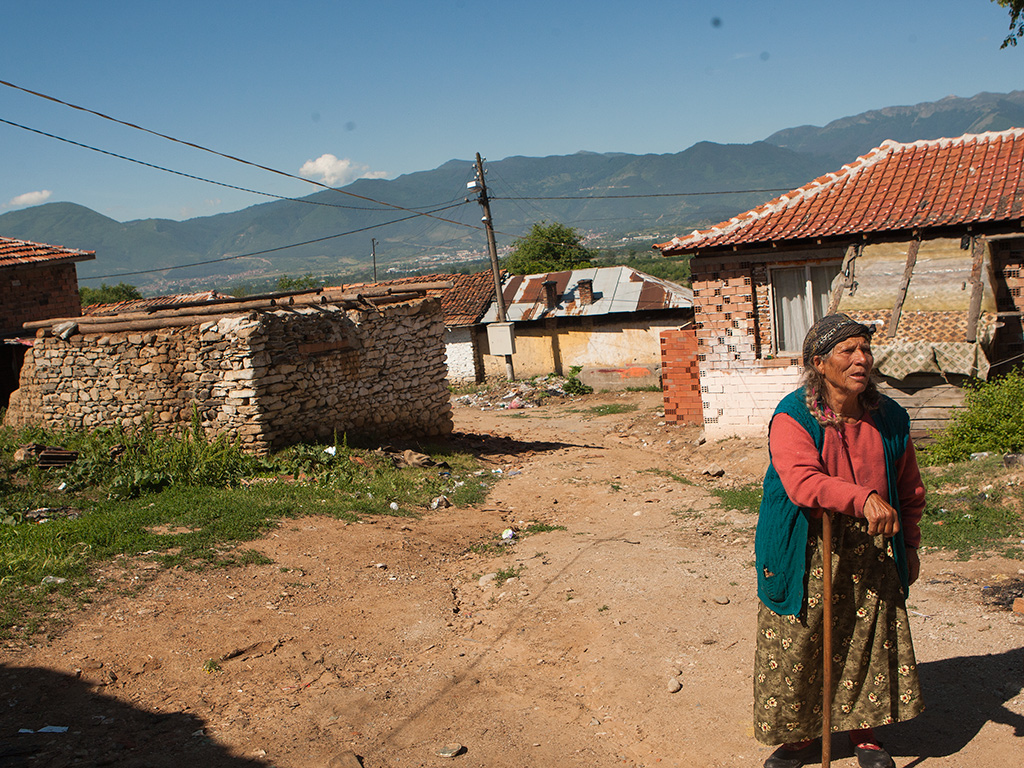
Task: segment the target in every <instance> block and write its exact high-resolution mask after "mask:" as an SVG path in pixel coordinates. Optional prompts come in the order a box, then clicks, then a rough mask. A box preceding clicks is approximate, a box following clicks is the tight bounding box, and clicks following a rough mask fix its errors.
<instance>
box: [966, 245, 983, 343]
mask: <svg viewBox="0 0 1024 768" xmlns="http://www.w3.org/2000/svg"><path fill="white" fill-rule="evenodd" d="M984 256H985V238H984V237H972V238H971V304H970V308H969V309H968V310H967V341H968V342H969V343H971V344H973V343H974V342H975V341H977V340H978V316H979V315H980V314H981V293H982V290H983V287H982V283H981V265H982V260H983V259H984Z"/></svg>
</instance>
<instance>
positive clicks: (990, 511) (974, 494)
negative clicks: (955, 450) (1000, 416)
mask: <svg viewBox="0 0 1024 768" xmlns="http://www.w3.org/2000/svg"><path fill="white" fill-rule="evenodd" d="M998 467H999V463H998V459H995V458H992V459H988V460H987V461H971V462H965V463H962V464H956V465H953V466H951V467H946V468H943V469H936V470H934V471H932V472H925V473H923V474H922V477H923V479H924V481H925V488H926V490H927V493H926V496H925V499H926V506H925V510H924V516H923V518H922V520H921V543H922V545H923V546H928V547H937V548H941V549H949V550H953V551H955V552H956V553H957V556H958V557H959V558H961V559H967V558H968V557H970V556H971V555H972V554H973V553H975V552H979V551H982V550H990V549H991V550H995V551H998V552H1000V553H1001V554H1003V555H1004V556H1006V557H1016V558H1019V557H1020V556H1021V550H1020V546H1019V545H1020V541H1021V539H1022V538H1024V517H1022V515H1021V509H1022V508H1024V489H1022V488H1021V487H1020V486H1019V485H1007V484H999V483H994V482H992V480H993V479H994V477H997V473H998Z"/></svg>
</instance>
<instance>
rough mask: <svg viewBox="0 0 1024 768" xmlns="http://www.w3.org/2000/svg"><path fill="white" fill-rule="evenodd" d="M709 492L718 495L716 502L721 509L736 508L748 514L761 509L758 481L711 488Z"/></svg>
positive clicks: (755, 512) (760, 489)
mask: <svg viewBox="0 0 1024 768" xmlns="http://www.w3.org/2000/svg"><path fill="white" fill-rule="evenodd" d="M711 493H712V494H713V495H715V496H717V497H718V503H719V505H720V506H721V507H722V508H723V509H738V510H739V511H740V512H744V513H746V514H748V515H756V514H757V513H758V511H759V510H760V509H761V493H762V488H761V484H760V483H751V484H750V485H743V486H740V487H739V488H712V489H711Z"/></svg>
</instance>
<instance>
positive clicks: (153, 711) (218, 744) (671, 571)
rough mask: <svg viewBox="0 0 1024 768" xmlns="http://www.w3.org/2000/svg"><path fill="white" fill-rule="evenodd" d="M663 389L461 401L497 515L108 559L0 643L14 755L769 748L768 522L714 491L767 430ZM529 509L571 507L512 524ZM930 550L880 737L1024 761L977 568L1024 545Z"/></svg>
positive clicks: (1006, 656)
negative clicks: (763, 713)
mask: <svg viewBox="0 0 1024 768" xmlns="http://www.w3.org/2000/svg"><path fill="white" fill-rule="evenodd" d="M624 403H625V404H635V405H637V406H638V410H636V411H633V412H630V413H624V414H617V415H605V416H599V415H595V413H594V412H592V411H590V410H589V409H590V408H592V407H593V406H596V405H600V404H624ZM659 408H660V395H659V394H658V393H629V394H625V395H614V394H604V395H593V396H589V397H586V398H581V399H577V400H574V401H569V402H562V403H560V404H554V405H545V406H542V407H538V408H526V409H521V410H498V409H493V410H482V409H481V408H480V406H479V405H478V404H477V405H469V404H463V403H458V404H457V405H456V409H455V421H456V429H457V431H459V432H461V433H465V435H469V436H465V435H464V436H463V437H462V438H461V440H462V445H464V446H467V447H473V448H474V449H475V450H477V451H480V452H482V453H483V455H484V457H485V459H486V461H487V467H488V469H489V470H491V471H493V472H495V473H497V472H498V471H499V470H500V472H501V475H500V479H499V481H498V484H497V485H496V487H495V488H494V490H493V491H492V493H491V494H490V496H489V498H488V500H487V502H486V503H485V504H484V505H482V506H481V507H480V508H471V509H439V510H436V511H430V510H424V512H423V514H422V517H421V518H419V519H405V518H402V519H399V518H385V519H380V518H378V519H368V520H365V521H363V522H362V523H357V524H346V523H343V522H340V521H336V520H333V519H325V518H312V517H307V518H300V519H298V520H295V521H287V522H285V523H284V524H283V525H282V527H280V528H279V529H278V530H276V531H274V532H273V533H271V534H270V535H268V536H267V537H266V538H265V539H263V540H261V541H258V542H256V543H255V546H256V548H258V549H259V550H261V551H262V552H264V553H266V554H267V555H268V556H269V557H271V558H272V559H273V564H272V565H260V566H246V567H244V568H237V569H221V570H214V571H207V572H205V573H202V574H195V573H191V572H187V571H183V570H172V571H161V570H145V565H144V564H137V565H134V566H133V565H131V564H128V563H122V564H121V565H119V566H116V567H111V568H110V569H109V570H108V572H107V573H105V574H104V575H105V577H106V578H109V579H112V580H114V581H115V582H120V583H121V586H122V587H129V588H128V589H124V588H121V589H110V590H108V591H107V592H105V593H104V594H105V596H104V597H103V598H101V599H100V600H98V601H96V602H95V603H93V604H92V605H90V606H88V607H87V608H86V609H85V610H83V611H82V612H80V613H77V614H75V615H74V616H73V617H72V622H71V624H70V625H69V626H67V627H66V628H65V629H64V630H63V631H62V632H61V633H60V634H59V635H58V636H57V637H55V638H54V639H52V640H50V641H47V642H45V643H41V644H39V645H36V646H32V647H27V648H26V647H14V646H11V647H8V648H5V649H3V650H2V651H0V691H2V695H3V698H4V701H5V703H6V706H3V707H2V710H0V768H9V767H12V766H48V767H57V766H66V765H81V766H93V765H95V766H101V765H113V766H137V767H139V768H142V767H144V766H175V767H179V766H183V765H188V764H191V765H195V766H232V767H233V768H243V767H251V768H255V767H256V766H280V767H281V768H299V767H300V766H301V767H302V768H309V767H312V768H320V767H321V766H324V767H326V766H330V767H331V768H355V767H357V766H359V765H363V766H365V767H366V768H381V767H383V766H456V767H457V768H476V767H483V766H486V767H487V768H503V767H505V766H508V767H509V768H511V767H513V766H515V767H516V768H523V767H524V766H556V765H557V766H560V768H576V767H580V768H583V767H584V766H586V767H587V768H593V767H594V766H612V765H625V766H635V767H639V766H680V767H683V768H689V767H690V766H693V767H695V768H696V767H700V768H710V767H711V766H721V767H722V768H725V767H726V766H728V767H729V768H734V767H736V766H760V765H761V763H762V762H763V760H764V758H765V757H766V755H767V753H768V752H769V751H770V750H769V749H767V748H765V747H763V746H761V745H760V744H758V743H757V742H756V741H755V740H754V738H753V731H752V727H751V721H752V718H751V712H750V710H751V660H752V656H753V645H754V620H755V613H756V601H757V599H756V596H755V579H754V569H753V526H754V522H755V517H754V516H753V515H750V514H747V513H743V512H740V511H737V510H728V509H722V508H720V507H719V505H718V500H717V498H716V497H714V496H712V495H711V494H710V493H709V489H710V488H713V487H715V486H728V485H734V486H737V485H744V484H746V483H749V482H751V481H755V480H759V479H760V477H761V475H762V473H763V471H764V467H765V462H766V455H765V453H766V452H765V445H764V441H763V440H742V441H741V440H728V441H724V442H721V443H717V444H716V443H705V444H703V445H696V444H695V442H696V440H695V438H697V436H698V430H697V429H696V428H678V427H672V426H667V425H665V424H664V423H663V421H662V418H661V414H660V412H659ZM473 435H475V437H473ZM486 435H490V436H491V437H489V438H486V437H484V436H486ZM496 437H500V438H504V439H495V438H496ZM714 464H717V465H718V466H720V467H721V468H722V469H724V470H725V474H724V476H722V477H720V478H712V477H710V476H708V475H704V474H702V472H703V470H705V469H706V468H708V467H710V466H712V465H714ZM669 473H672V474H674V475H675V476H676V477H677V478H681V479H683V480H685V481H688V482H680V481H679V480H678V479H675V478H673V477H672V476H671V475H670V474H669ZM691 483H692V484H691ZM531 521H538V522H542V523H547V524H549V525H550V526H554V527H555V528H554V530H550V531H546V532H541V533H533V534H529V535H520V536H518V537H517V538H516V539H515V540H514V541H513V543H512V544H510V545H505V546H501V545H496V544H495V540H496V538H498V537H500V535H501V533H502V531H504V530H505V529H507V528H510V527H513V528H519V529H521V531H520V532H521V534H525V530H524V529H525V527H526V525H527V524H528V523H529V522H531ZM481 544H486V545H490V546H485V547H482V548H481V547H480V546H479V545H481ZM474 545H477V546H476V549H475V550H474V549H471V548H473V547H474ZM481 550H482V551H481ZM922 561H923V567H922V577H921V580H920V581H919V582H918V584H917V585H916V586H915V587H914V589H913V590H912V594H911V599H910V607H911V609H912V614H911V620H912V623H913V632H914V637H915V642H916V647H917V653H918V661H919V665H920V673H921V680H922V685H923V687H924V694H925V697H926V702H927V705H928V709H927V710H926V712H925V713H924V714H923V715H922V716H920V717H919V718H917V719H916V720H914V721H911V722H909V723H904V724H902V725H898V726H891V727H888V728H886V729H882V730H881V731H880V734H881V736H882V738H883V740H884V741H885V743H886V744H887V746H888V747H889V749H890V751H891V752H892V753H893V754H894V756H895V757H896V763H897V765H898V766H900V767H901V768H903V767H904V766H919V765H922V766H928V767H929V768H930V767H934V768H952V767H953V766H958V767H962V768H968V767H970V768H975V767H976V766H985V768H1001V767H1002V766H1006V767H1007V768H1009V766H1015V767H1016V766H1020V765H1022V764H1024V740H1022V738H1021V737H1022V736H1024V693H1022V687H1024V617H1021V616H1019V615H1015V614H1013V613H1011V612H1010V611H1008V610H1007V609H1005V608H1002V607H996V606H992V605H987V604H986V603H985V601H984V599H983V587H986V586H993V585H996V586H998V584H999V583H1000V582H1004V583H1005V582H1006V581H1007V580H1010V579H1019V578H1020V574H1021V573H1024V571H1022V567H1024V563H1021V562H1020V561H1010V560H1003V559H999V558H978V559H974V560H971V561H968V562H959V561H956V560H955V559H953V558H952V557H950V556H949V555H946V554H942V553H937V552H933V551H926V552H925V553H924V554H923V556H922ZM151 567H152V566H151ZM140 569H141V570H140ZM494 574H496V575H497V576H495V575H494ZM507 576H512V577H511V578H508V580H507V581H504V582H503V583H499V582H500V581H501V579H502V578H504V577H507ZM676 688H678V690H675V689H676ZM44 726H58V727H66V728H67V729H68V730H67V731H66V732H63V733H60V732H58V733H45V732H44V733H38V731H39V729H41V728H44ZM19 729H27V730H29V731H35V733H19ZM835 745H836V746H835V747H834V750H833V764H834V765H837V766H842V767H844V768H845V767H847V766H854V765H856V760H855V759H854V758H853V757H850V756H849V754H848V753H847V752H845V751H844V750H843V748H842V746H841V745H842V739H841V738H840V737H837V738H836V740H835ZM446 746H448V747H450V748H451V749H452V750H453V751H455V747H459V749H458V750H457V754H456V755H455V756H454V757H444V756H442V755H441V754H440V753H441V752H442V751H443V750H444V748H445V747H446Z"/></svg>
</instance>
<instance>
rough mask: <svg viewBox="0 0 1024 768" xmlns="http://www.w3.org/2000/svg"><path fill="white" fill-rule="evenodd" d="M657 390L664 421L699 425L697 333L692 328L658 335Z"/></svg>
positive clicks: (702, 421) (701, 410) (701, 415)
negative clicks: (663, 404)
mask: <svg viewBox="0 0 1024 768" xmlns="http://www.w3.org/2000/svg"><path fill="white" fill-rule="evenodd" d="M661 389H662V393H663V395H664V398H665V421H667V422H669V423H670V424H703V423H704V414H703V408H702V406H701V397H700V368H699V366H698V364H697V332H696V329H695V328H694V327H693V326H690V327H688V328H676V329H673V330H669V331H662V332H661Z"/></svg>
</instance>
